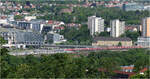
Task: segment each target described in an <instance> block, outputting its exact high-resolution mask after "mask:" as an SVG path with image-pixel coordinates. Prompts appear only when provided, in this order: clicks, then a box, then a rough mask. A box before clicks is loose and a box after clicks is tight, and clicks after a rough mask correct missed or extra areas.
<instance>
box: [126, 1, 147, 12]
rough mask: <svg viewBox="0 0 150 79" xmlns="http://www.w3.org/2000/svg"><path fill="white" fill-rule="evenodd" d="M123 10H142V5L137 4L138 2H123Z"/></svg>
mask: <svg viewBox="0 0 150 79" xmlns="http://www.w3.org/2000/svg"><path fill="white" fill-rule="evenodd" d="M123 10H125V11H137V10H139V11H142V10H144V5H143V4H139V3H128V4H123Z"/></svg>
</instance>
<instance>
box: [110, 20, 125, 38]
mask: <svg viewBox="0 0 150 79" xmlns="http://www.w3.org/2000/svg"><path fill="white" fill-rule="evenodd" d="M110 26H111V33H110V34H111V36H112V37H119V36H120V35H122V34H123V33H124V32H125V22H124V21H119V20H118V19H117V20H112V21H111V22H110Z"/></svg>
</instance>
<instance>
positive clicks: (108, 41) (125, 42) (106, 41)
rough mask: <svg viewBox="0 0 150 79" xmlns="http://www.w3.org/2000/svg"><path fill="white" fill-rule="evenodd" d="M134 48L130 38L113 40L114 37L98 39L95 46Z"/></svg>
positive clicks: (95, 39)
mask: <svg viewBox="0 0 150 79" xmlns="http://www.w3.org/2000/svg"><path fill="white" fill-rule="evenodd" d="M119 44H121V46H132V40H131V39H130V38H112V37H96V38H94V42H93V43H92V45H93V46H118V45H119Z"/></svg>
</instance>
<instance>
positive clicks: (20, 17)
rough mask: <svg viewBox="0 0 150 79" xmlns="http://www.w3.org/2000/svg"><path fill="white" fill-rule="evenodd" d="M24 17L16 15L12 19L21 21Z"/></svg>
mask: <svg viewBox="0 0 150 79" xmlns="http://www.w3.org/2000/svg"><path fill="white" fill-rule="evenodd" d="M23 18H24V17H23V16H22V15H16V16H14V19H15V20H21V19H23Z"/></svg>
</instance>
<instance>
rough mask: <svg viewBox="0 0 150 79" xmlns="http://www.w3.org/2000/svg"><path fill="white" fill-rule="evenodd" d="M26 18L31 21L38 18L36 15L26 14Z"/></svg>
mask: <svg viewBox="0 0 150 79" xmlns="http://www.w3.org/2000/svg"><path fill="white" fill-rule="evenodd" d="M24 19H25V20H27V21H31V20H32V19H36V16H25V18H24Z"/></svg>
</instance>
